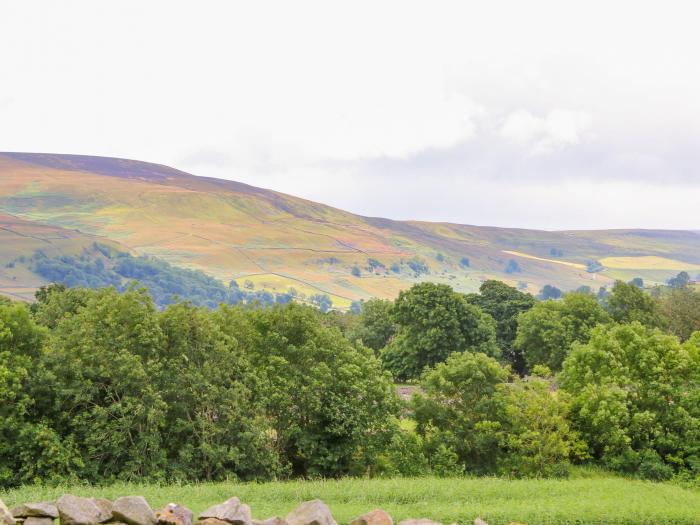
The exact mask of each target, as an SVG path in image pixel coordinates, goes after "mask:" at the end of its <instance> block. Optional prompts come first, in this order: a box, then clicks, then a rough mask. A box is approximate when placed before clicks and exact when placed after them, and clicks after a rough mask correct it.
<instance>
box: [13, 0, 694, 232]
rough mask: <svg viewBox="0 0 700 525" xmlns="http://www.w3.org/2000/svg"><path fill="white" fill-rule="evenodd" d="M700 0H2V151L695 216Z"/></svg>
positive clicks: (583, 218) (284, 181)
mask: <svg viewBox="0 0 700 525" xmlns="http://www.w3.org/2000/svg"><path fill="white" fill-rule="evenodd" d="M699 19H700V3H698V2H692V1H689V2H680V1H673V0H664V1H656V2H645V1H643V0H636V1H633V2H627V1H624V0H616V1H615V2H610V1H609V0H608V1H604V2H599V1H595V0H588V1H576V2H574V1H561V0H559V1H552V2H548V1H537V0H528V1H527V2H523V1H518V0H515V1H509V2H504V1H498V0H489V1H488V2H483V1H481V2H476V1H474V2H471V1H468V0H462V1H456V2H442V1H439V0H426V1H423V2H412V1H409V0H400V1H396V2H394V1H382V0H373V1H367V2H365V1H362V0H353V1H352V2H340V1H333V0H325V1H318V2H311V1H304V0H294V1H293V2H290V1H287V0H285V1H275V2H272V1H266V0H256V1H254V2H251V1H235V0H222V1H215V0H202V1H194V0H191V1H188V2H180V1H177V0H165V1H158V0H149V1H148V2H143V1H132V0H118V1H117V0H114V1H109V0H103V1H99V2H96V1H94V0H85V1H76V0H62V1H61V2H55V1H52V0H46V1H34V0H22V1H21V2H13V1H10V0H0V151H24V152H51V153H75V154H88V155H105V156H116V157H124V158H131V159H137V160H144V161H151V162H157V163H162V164H167V165H170V166H173V167H176V168H179V169H182V170H184V171H188V172H190V173H193V174H196V175H204V176H211V177H220V178H227V179H232V180H238V181H242V182H246V183H249V184H253V185H256V186H260V187H265V188H271V189H275V190H278V191H283V192H286V193H290V194H293V195H297V196H300V197H305V198H308V199H312V200H315V201H319V202H323V203H325V204H330V205H333V206H336V207H338V208H342V209H346V210H348V211H352V212H355V213H360V214H363V215H369V216H381V217H391V218H395V219H418V220H434V221H450V222H458V223H464V224H479V225H493V226H510V227H528V228H541V229H549V230H554V229H584V228H628V227H629V228H678V229H697V230H700V210H699V208H700V168H699V167H700V59H699V57H698V55H699V51H698V50H700V31H698V20H699Z"/></svg>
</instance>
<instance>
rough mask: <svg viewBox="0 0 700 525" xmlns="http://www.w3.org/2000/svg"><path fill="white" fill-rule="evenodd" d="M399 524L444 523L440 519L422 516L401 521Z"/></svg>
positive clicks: (422, 524)
mask: <svg viewBox="0 0 700 525" xmlns="http://www.w3.org/2000/svg"><path fill="white" fill-rule="evenodd" d="M399 525H442V523H440V522H439V521H433V520H429V519H427V518H420V519H416V520H403V521H399Z"/></svg>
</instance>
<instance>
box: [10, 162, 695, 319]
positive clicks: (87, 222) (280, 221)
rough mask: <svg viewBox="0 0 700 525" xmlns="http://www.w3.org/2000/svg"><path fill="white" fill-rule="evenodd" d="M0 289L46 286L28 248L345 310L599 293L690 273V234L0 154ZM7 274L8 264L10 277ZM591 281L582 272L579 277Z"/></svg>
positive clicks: (141, 165) (129, 165)
mask: <svg viewBox="0 0 700 525" xmlns="http://www.w3.org/2000/svg"><path fill="white" fill-rule="evenodd" d="M0 214H2V215H0V241H1V243H2V244H0V263H1V264H2V269H1V270H0V292H2V293H5V294H14V295H15V296H17V297H22V298H27V297H28V296H30V295H31V293H30V292H31V290H32V289H34V288H35V287H36V286H39V285H41V284H43V283H45V282H46V280H45V279H42V278H40V277H39V276H37V275H36V274H35V273H33V272H32V271H31V268H30V266H29V265H27V264H25V263H23V262H22V261H23V260H26V258H28V257H31V256H32V255H33V254H34V253H35V252H36V250H39V249H42V250H44V249H48V250H50V251H52V253H57V254H66V253H68V254H79V253H83V252H84V251H87V252H89V251H90V250H91V246H92V245H93V244H94V243H95V241H99V242H100V243H106V244H109V245H113V246H115V247H119V249H120V250H121V251H123V252H127V253H131V254H134V255H148V256H154V257H158V258H160V259H163V260H164V261H167V262H169V263H171V264H172V265H175V266H180V267H185V268H190V269H198V270H202V271H204V272H205V273H207V274H209V275H212V276H214V277H217V278H218V279H220V280H222V281H224V282H225V283H228V282H229V281H231V280H236V281H237V282H238V283H239V284H240V286H241V287H242V288H243V287H245V288H246V289H249V290H251V289H252V290H260V289H263V288H264V289H267V290H270V291H273V292H278V293H282V292H285V291H288V290H289V289H290V288H294V289H295V290H296V291H297V292H298V293H299V294H300V295H301V294H303V296H311V295H313V294H319V293H321V294H328V295H329V296H331V298H332V300H333V304H334V305H335V306H338V307H341V308H342V307H347V306H349V304H350V302H351V301H353V300H357V299H361V298H368V297H371V296H379V297H393V296H395V295H396V294H397V293H398V291H399V290H401V289H402V288H405V287H407V286H410V284H412V283H413V282H416V281H421V280H433V281H438V282H446V283H449V284H451V285H452V286H453V287H454V288H456V289H457V290H462V291H473V290H475V289H476V288H478V286H479V284H480V282H482V281H483V280H485V279H490V278H496V279H500V280H502V281H505V282H508V283H511V284H513V285H518V286H520V287H521V288H525V287H526V288H527V289H528V290H529V291H531V292H533V293H536V292H537V291H539V289H540V288H541V287H542V286H543V285H544V284H554V285H556V286H558V287H560V288H562V289H573V288H577V287H578V286H581V285H588V286H591V287H592V288H597V287H599V286H602V285H606V284H608V283H610V282H611V281H612V280H614V279H616V278H624V279H630V278H632V277H637V276H641V277H643V278H644V279H645V280H646V281H648V282H663V281H665V280H666V279H667V278H668V277H670V276H672V275H675V274H676V273H678V271H680V270H687V271H689V272H691V274H692V275H696V274H698V273H700V234H699V233H698V232H691V231H662V230H658V231H657V230H606V231H562V232H547V231H537V230H523V229H511V228H492V227H481V226H466V225H458V224H448V223H429V222H417V221H394V220H390V219H382V218H370V217H362V216H359V215H354V214H352V213H349V212H346V211H342V210H339V209H336V208H332V207H330V206H325V205H323V204H319V203H315V202H311V201H308V200H304V199H300V198H296V197H292V196H289V195H285V194H282V193H277V192H275V191H271V190H265V189H261V188H256V187H253V186H249V185H246V184H242V183H238V182H233V181H227V180H218V179H211V178H204V177H197V176H194V175H190V174H188V173H184V172H182V171H178V170H175V169H172V168H169V167H166V166H161V165H156V164H151V163H146V162H139V161H132V160H124V159H113V158H103V157H89V156H76V155H53V154H32V153H0ZM8 265H11V266H12V267H8ZM589 270H592V271H589Z"/></svg>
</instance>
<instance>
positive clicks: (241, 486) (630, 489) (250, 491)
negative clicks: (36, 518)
mask: <svg viewBox="0 0 700 525" xmlns="http://www.w3.org/2000/svg"><path fill="white" fill-rule="evenodd" d="M65 493H72V494H77V495H81V496H102V497H106V498H110V499H114V498H117V497H119V496H124V495H142V496H144V497H146V499H147V500H148V501H149V502H150V504H151V505H152V506H153V507H154V508H156V509H157V508H159V507H161V506H163V505H165V504H166V503H169V502H177V503H181V504H183V505H186V506H189V507H190V508H192V510H194V511H195V513H198V512H201V511H202V510H204V509H205V508H206V507H208V506H210V505H213V504H216V503H219V502H221V501H224V500H225V499H227V498H229V497H231V496H238V497H240V498H241V500H242V501H244V502H246V503H248V504H250V505H251V507H252V510H253V515H254V517H257V518H266V517H269V516H273V515H281V516H284V515H285V514H286V513H287V512H289V511H290V510H292V509H293V508H295V507H296V506H297V505H299V504H300V503H301V502H303V501H306V500H309V499H314V498H320V499H322V500H323V501H325V502H326V503H327V504H328V505H329V506H330V508H331V510H332V511H333V514H334V516H335V518H336V520H337V521H338V522H339V523H341V524H345V523H348V522H349V521H350V520H352V519H353V518H355V517H356V516H358V515H360V514H362V513H364V512H366V511H369V510H371V509H374V508H377V507H380V508H383V509H385V510H386V511H388V512H389V513H390V514H391V515H392V516H393V517H394V520H395V521H396V522H397V521H399V520H402V519H407V518H421V517H426V518H432V519H434V520H437V521H440V522H443V523H445V524H450V523H454V522H456V523H459V524H462V525H464V524H469V523H472V522H473V520H474V519H475V518H476V517H481V518H483V519H485V520H486V521H488V523H490V524H491V525H504V524H507V523H511V522H519V523H524V524H527V525H536V524H552V525H554V524H557V525H558V524H572V525H573V524H576V525H583V524H697V523H700V490H696V489H690V488H684V487H681V486H679V485H675V484H670V483H652V482H646V481H639V480H630V479H625V478H622V477H616V476H612V475H607V474H601V475H591V474H590V473H586V474H585V475H584V476H581V475H579V476H575V477H573V478H571V479H568V480H506V479H500V478H459V479H450V478H448V479H444V478H443V479H436V478H412V479H399V478H394V479H374V480H368V479H341V480H319V481H292V482H270V483H236V482H223V483H211V484H181V485H162V486H160V485H153V484H143V485H141V484H133V483H131V484H114V485H109V486H105V487H92V486H58V487H52V488H48V487H38V486H29V487H24V488H20V489H16V490H11V491H6V492H0V498H2V499H3V500H4V501H5V502H6V503H7V504H8V505H9V506H12V505H15V504H17V503H20V502H28V501H38V500H47V499H48V500H50V499H54V498H56V497H58V496H59V495H61V494H65Z"/></svg>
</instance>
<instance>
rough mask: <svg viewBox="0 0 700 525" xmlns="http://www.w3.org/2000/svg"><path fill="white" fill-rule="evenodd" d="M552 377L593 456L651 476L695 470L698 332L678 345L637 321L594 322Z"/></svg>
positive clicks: (699, 437)
mask: <svg viewBox="0 0 700 525" xmlns="http://www.w3.org/2000/svg"><path fill="white" fill-rule="evenodd" d="M559 382H560V384H561V386H562V387H563V388H564V390H565V391H567V392H569V393H570V395H571V397H572V419H573V422H574V424H575V426H576V428H577V429H578V430H579V431H580V432H581V434H582V435H583V437H584V438H585V440H586V442H587V443H588V448H589V454H590V455H591V457H593V458H594V459H595V460H597V461H599V462H600V463H602V464H603V465H605V466H606V467H608V468H611V469H614V470H619V471H623V472H631V473H636V474H639V475H641V476H643V477H648V478H653V479H667V478H669V477H671V475H672V474H673V473H674V471H689V472H690V473H691V475H692V476H693V477H695V476H697V475H698V472H699V470H700V465H698V460H697V458H698V457H700V456H699V454H700V408H699V407H700V337H697V336H695V337H694V338H691V340H690V341H688V342H687V343H685V344H684V345H681V344H680V343H679V342H678V340H677V339H676V338H675V337H673V336H669V335H665V334H663V333H662V332H661V331H659V330H658V329H651V328H648V327H645V326H643V325H642V324H640V323H639V322H633V323H631V324H628V325H607V326H600V327H598V328H596V329H594V331H593V333H592V336H591V338H590V341H589V342H588V343H587V344H578V345H575V347H574V349H573V350H572V352H571V354H570V355H569V357H568V358H567V359H566V361H565V362H564V368H563V371H562V373H561V375H560V377H559Z"/></svg>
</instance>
